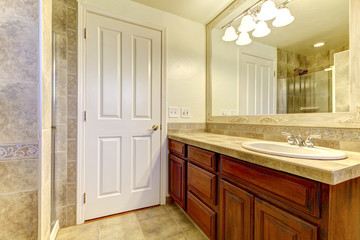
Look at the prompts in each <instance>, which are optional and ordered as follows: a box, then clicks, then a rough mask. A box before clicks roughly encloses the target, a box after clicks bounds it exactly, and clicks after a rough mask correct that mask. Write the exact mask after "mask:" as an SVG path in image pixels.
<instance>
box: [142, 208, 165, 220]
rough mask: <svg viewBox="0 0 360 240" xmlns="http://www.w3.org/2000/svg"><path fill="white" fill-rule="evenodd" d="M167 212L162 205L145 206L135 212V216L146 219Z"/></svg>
mask: <svg viewBox="0 0 360 240" xmlns="http://www.w3.org/2000/svg"><path fill="white" fill-rule="evenodd" d="M164 213H167V211H166V209H165V207H164V206H159V207H152V208H147V209H144V210H141V211H138V212H136V216H137V218H138V219H139V220H142V219H146V218H149V217H155V216H158V215H161V214H164Z"/></svg>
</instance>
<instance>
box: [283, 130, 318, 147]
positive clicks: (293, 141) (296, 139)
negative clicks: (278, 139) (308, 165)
mask: <svg viewBox="0 0 360 240" xmlns="http://www.w3.org/2000/svg"><path fill="white" fill-rule="evenodd" d="M281 134H282V135H285V136H287V142H288V143H289V144H290V145H297V146H299V147H308V148H313V147H314V143H313V141H312V140H313V138H321V136H320V135H310V136H308V137H307V138H306V141H304V140H303V138H302V136H301V135H299V136H295V135H294V134H291V133H287V132H282V133H281Z"/></svg>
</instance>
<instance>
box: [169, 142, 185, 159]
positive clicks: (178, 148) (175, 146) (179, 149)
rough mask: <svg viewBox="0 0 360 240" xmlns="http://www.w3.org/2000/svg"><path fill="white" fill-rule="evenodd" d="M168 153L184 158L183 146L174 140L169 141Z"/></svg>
mask: <svg viewBox="0 0 360 240" xmlns="http://www.w3.org/2000/svg"><path fill="white" fill-rule="evenodd" d="M169 150H170V152H172V153H174V154H177V155H179V156H181V157H185V144H184V143H181V142H177V141H174V140H169Z"/></svg>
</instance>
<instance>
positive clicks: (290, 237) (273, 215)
mask: <svg viewBox="0 0 360 240" xmlns="http://www.w3.org/2000/svg"><path fill="white" fill-rule="evenodd" d="M254 226H255V230H254V232H255V234H254V235H255V240H294V239H304V240H305V239H306V240H316V239H317V227H316V226H314V225H312V224H310V223H308V222H306V221H304V220H302V219H300V218H298V217H295V216H293V215H291V214H289V213H287V212H284V211H282V210H280V209H278V208H277V207H275V206H272V205H271V204H269V203H266V202H264V201H262V200H260V199H255V225H254ZM359 237H360V236H359Z"/></svg>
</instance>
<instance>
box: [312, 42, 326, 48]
mask: <svg viewBox="0 0 360 240" xmlns="http://www.w3.org/2000/svg"><path fill="white" fill-rule="evenodd" d="M324 45H325V42H318V43H315V44H314V45H313V47H322V46H324Z"/></svg>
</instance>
